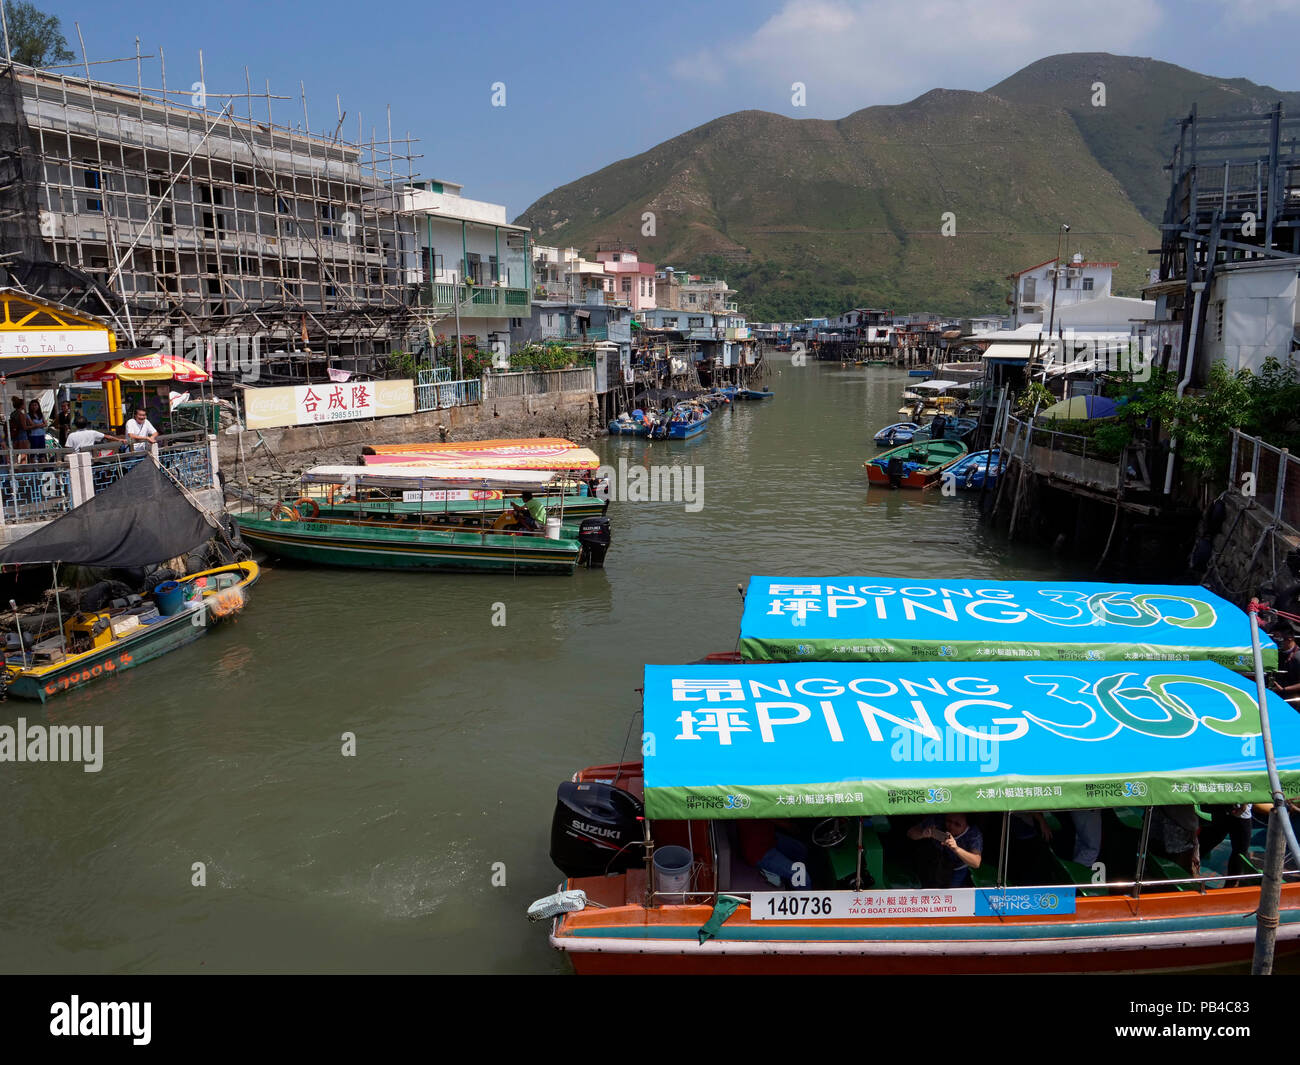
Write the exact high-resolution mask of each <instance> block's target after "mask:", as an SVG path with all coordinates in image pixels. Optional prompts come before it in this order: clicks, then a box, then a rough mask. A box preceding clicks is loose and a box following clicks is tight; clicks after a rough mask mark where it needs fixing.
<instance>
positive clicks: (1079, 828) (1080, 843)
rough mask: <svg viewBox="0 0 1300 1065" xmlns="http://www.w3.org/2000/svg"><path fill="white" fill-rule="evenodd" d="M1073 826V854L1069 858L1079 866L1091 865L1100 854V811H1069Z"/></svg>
mask: <svg viewBox="0 0 1300 1065" xmlns="http://www.w3.org/2000/svg"><path fill="white" fill-rule="evenodd" d="M1070 820H1071V822H1073V824H1074V852H1073V854H1072V855H1071V858H1072V859H1073V860H1074V861H1076V862H1078V863H1079V864H1080V865H1089V866H1090V865H1092V863H1093V862H1095V861H1096V860H1097V856H1098V855H1099V854H1101V811H1100V810H1071V811H1070Z"/></svg>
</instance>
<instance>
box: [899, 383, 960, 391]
mask: <svg viewBox="0 0 1300 1065" xmlns="http://www.w3.org/2000/svg"><path fill="white" fill-rule="evenodd" d="M959 384H961V382H960V381H917V382H916V384H914V385H912V386H911V388H912V391H913V392H946V391H947V390H948V389H950V388H956V387H957V386H958V385H959Z"/></svg>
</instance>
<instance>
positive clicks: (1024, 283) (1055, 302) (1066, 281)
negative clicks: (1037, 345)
mask: <svg viewBox="0 0 1300 1065" xmlns="http://www.w3.org/2000/svg"><path fill="white" fill-rule="evenodd" d="M1118 265H1119V264H1118V263H1103V262H1088V261H1086V260H1085V259H1084V258H1083V256H1082V255H1081V254H1075V255H1074V256H1073V257H1072V258H1071V259H1070V261H1069V262H1067V263H1061V262H1060V261H1059V260H1057V259H1049V260H1048V261H1047V262H1045V263H1039V264H1038V265H1037V266H1031V267H1029V268H1028V269H1025V270H1021V271H1019V272H1017V273H1014V274H1011V275H1010V276H1009V278H1008V280H1009V281H1011V282H1012V286H1013V287H1012V293H1011V299H1012V327H1013V328H1020V327H1021V326H1025V325H1032V324H1035V323H1037V324H1040V325H1043V326H1047V325H1048V324H1049V323H1050V324H1051V327H1052V331H1053V332H1056V331H1057V330H1058V329H1076V330H1088V331H1091V332H1102V333H1120V332H1130V331H1131V329H1132V326H1133V323H1134V322H1139V321H1149V320H1150V319H1151V318H1152V317H1154V315H1155V309H1156V308H1155V303H1154V301H1151V300H1139V299H1132V298H1129V297H1125V296H1114V295H1112V294H1111V272H1112V271H1113V270H1114V268H1115V267H1116V266H1118Z"/></svg>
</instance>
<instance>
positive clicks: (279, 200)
mask: <svg viewBox="0 0 1300 1065" xmlns="http://www.w3.org/2000/svg"><path fill="white" fill-rule="evenodd" d="M275 209H276V210H277V211H278V212H279V213H280V214H293V211H292V210H290V208H289V201H288V200H286V199H285V198H284V197H283V196H277V197H276V198H275Z"/></svg>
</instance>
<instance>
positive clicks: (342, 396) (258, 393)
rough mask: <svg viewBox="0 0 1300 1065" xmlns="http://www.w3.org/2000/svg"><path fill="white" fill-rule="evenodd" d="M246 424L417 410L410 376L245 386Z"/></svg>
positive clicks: (327, 419) (267, 426) (320, 420)
mask: <svg viewBox="0 0 1300 1065" xmlns="http://www.w3.org/2000/svg"><path fill="white" fill-rule="evenodd" d="M243 397H244V425H245V427H246V428H248V429H275V428H280V427H284V426H290V425H319V424H322V423H326V422H336V421H350V420H354V419H357V418H383V417H387V416H389V415H392V414H414V413H415V387H414V385H413V383H412V382H411V381H410V380H400V381H349V382H346V383H340V382H330V383H327V384H312V385H292V386H288V387H282V388H248V389H245V390H244V393H243Z"/></svg>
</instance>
